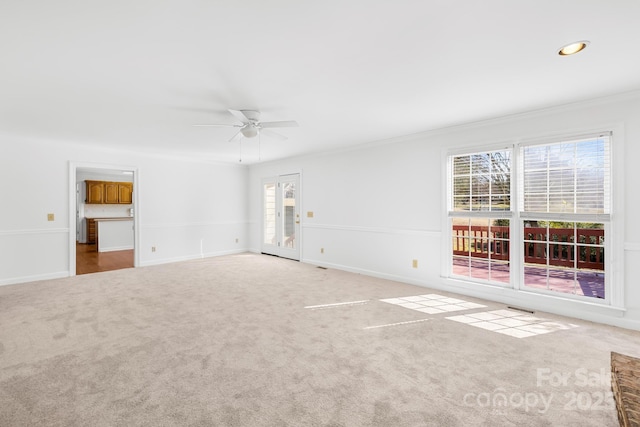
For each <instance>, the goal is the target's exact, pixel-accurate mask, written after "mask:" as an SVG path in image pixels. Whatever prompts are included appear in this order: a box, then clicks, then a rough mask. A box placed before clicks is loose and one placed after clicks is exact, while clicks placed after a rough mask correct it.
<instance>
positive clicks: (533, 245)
mask: <svg viewBox="0 0 640 427" xmlns="http://www.w3.org/2000/svg"><path fill="white" fill-rule="evenodd" d="M547 230H548V233H549V238H548V239H547ZM524 238H525V239H524V240H525V241H524V262H525V263H533V264H546V263H547V257H549V264H550V265H555V266H563V267H574V260H575V252H576V248H577V251H578V262H577V267H578V268H581V269H582V268H585V269H592V270H601V271H604V230H600V229H591V228H579V229H576V230H574V229H573V228H549V229H547V228H545V227H525V228H524ZM547 244H548V246H547ZM547 252H549V253H547ZM453 254H454V255H463V256H469V255H470V256H471V257H473V258H489V254H491V259H494V260H503V261H505V260H509V227H506V226H492V227H491V228H489V227H486V226H478V225H472V226H471V227H468V226H465V225H454V226H453Z"/></svg>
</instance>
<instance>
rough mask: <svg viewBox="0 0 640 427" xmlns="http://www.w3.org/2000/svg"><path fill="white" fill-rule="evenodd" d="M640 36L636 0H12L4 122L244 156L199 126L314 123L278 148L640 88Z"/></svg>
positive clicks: (17, 128) (77, 136) (174, 151)
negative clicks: (246, 119) (240, 120)
mask: <svg viewBox="0 0 640 427" xmlns="http://www.w3.org/2000/svg"><path fill="white" fill-rule="evenodd" d="M583 39H587V40H590V41H591V45H590V46H589V48H588V49H587V50H585V51H584V52H582V53H581V54H579V55H576V56H573V57H560V56H558V55H557V54H556V51H557V49H558V48H559V47H561V46H562V45H563V44H565V43H568V42H572V41H576V40H583ZM638 45H640V1H637V0H626V1H624V0H600V1H596V0H531V1H526V0H518V1H514V0H501V1H498V0H483V1H477V0H465V1H462V0H415V1H414V0H394V1H389V0H384V1H380V0H322V1H310V0H270V1H265V0H261V1H259V0H202V1H194V0H191V1H188V0H175V1H171V0H148V1H142V0H109V1H102V2H95V1H81V0H78V1H71V0H57V1H31V0H24V1H17V0H5V1H2V2H1V3H0V133H2V134H10V135H11V134H18V135H24V136H27V137H34V138H41V137H45V138H47V139H54V140H60V141H69V142H76V143H81V144H85V145H92V144H100V145H108V146H110V147H114V148H117V149H128V150H134V151H143V152H147V151H153V152H159V153H167V154H171V155H180V156H195V157H198V158H199V159H211V160H220V161H229V162H237V161H238V155H239V143H237V142H236V143H230V142H227V140H228V139H229V138H231V136H233V134H234V133H235V129H231V128H199V127H193V126H192V125H193V124H197V123H234V122H235V119H234V118H233V117H232V116H231V115H230V114H229V113H228V112H227V111H226V109H227V108H232V109H258V110H260V111H261V112H262V119H263V120H265V121H270V120H296V121H298V123H299V124H300V127H299V128H294V129H282V130H278V131H279V133H281V134H284V135H286V136H288V137H289V139H288V140H287V141H283V142H281V141H276V140H271V139H267V138H264V137H263V139H262V142H261V147H260V148H261V160H262V161H265V160H272V159H276V158H282V157H288V156H293V155H299V154H304V153H313V152H319V151H325V150H334V149H338V148H342V147H346V146H349V145H359V144H364V143H368V142H373V141H378V140H383V139H387V138H392V137H397V136H402V135H408V134H412V133H417V132H421V131H426V130H430V129H435V128H440V127H445V126H450V125H454V124H460V123H465V122H471V121H477V120H482V119H486V118H491V117H496V116H501V115H506V114H511V113H516V112H522V111H528V110H533V109H539V108H543V107H546V106H551V105H558V104H563V103H569V102H574V101H578V100H582V99H588V98H593V97H599V96H603V95H607V94H612V93H619V92H625V91H630V90H636V89H639V88H640V55H638ZM242 148H243V161H244V163H251V162H255V161H257V160H258V157H257V153H258V146H257V138H256V139H251V140H244V142H243V144H242Z"/></svg>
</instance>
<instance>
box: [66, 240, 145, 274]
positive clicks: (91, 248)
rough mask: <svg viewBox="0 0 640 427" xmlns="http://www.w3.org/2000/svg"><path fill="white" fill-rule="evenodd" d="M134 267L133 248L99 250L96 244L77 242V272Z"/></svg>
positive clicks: (86, 272)
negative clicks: (112, 250)
mask: <svg viewBox="0 0 640 427" xmlns="http://www.w3.org/2000/svg"><path fill="white" fill-rule="evenodd" d="M132 267H133V250H128V251H114V252H97V251H96V245H86V244H82V243H76V274H88V273H97V272H99V271H111V270H120V269H122V268H132Z"/></svg>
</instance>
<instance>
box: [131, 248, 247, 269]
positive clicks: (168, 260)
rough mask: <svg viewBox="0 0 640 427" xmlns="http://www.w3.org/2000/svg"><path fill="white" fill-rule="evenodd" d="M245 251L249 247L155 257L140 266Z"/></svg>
mask: <svg viewBox="0 0 640 427" xmlns="http://www.w3.org/2000/svg"><path fill="white" fill-rule="evenodd" d="M244 252H247V249H234V250H229V251H218V252H208V253H205V254H193V255H186V256H180V257H173V258H161V259H153V260H147V261H142V262H140V267H147V266H151V265H161V264H169V263H172V262H181V261H190V260H194V259H201V258H213V257H218V256H224V255H235V254H241V253H244Z"/></svg>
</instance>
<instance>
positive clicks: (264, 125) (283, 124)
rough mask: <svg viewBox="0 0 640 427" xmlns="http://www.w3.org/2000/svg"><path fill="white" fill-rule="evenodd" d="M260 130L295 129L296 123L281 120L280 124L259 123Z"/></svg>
mask: <svg viewBox="0 0 640 427" xmlns="http://www.w3.org/2000/svg"><path fill="white" fill-rule="evenodd" d="M260 127H262V128H297V127H298V122H296V121H295V120H283V121H281V122H261V123H260Z"/></svg>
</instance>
